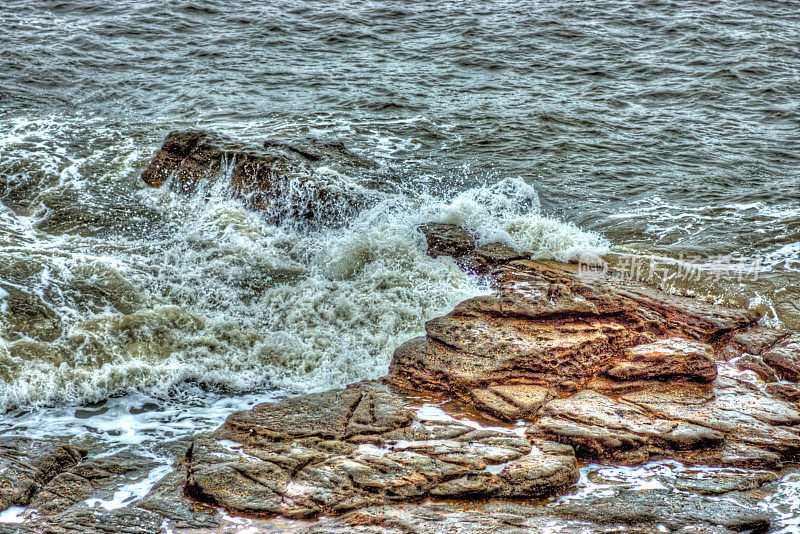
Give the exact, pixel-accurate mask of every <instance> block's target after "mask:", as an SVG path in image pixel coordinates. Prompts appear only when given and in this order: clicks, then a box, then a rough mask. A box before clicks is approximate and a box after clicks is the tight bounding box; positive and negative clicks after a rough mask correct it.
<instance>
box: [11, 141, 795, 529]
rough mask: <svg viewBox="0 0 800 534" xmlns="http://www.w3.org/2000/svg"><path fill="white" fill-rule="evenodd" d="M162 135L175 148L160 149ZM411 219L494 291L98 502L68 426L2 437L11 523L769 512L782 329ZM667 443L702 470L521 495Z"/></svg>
mask: <svg viewBox="0 0 800 534" xmlns="http://www.w3.org/2000/svg"><path fill="white" fill-rule="evenodd" d="M206 137H207V136H202V137H201V138H200V139H201V141H202V139H206ZM181 139H189V138H188V137H182V138H181ZM201 141H198V143H200V142H201ZM187 142H188V141H187ZM170 143H172V141H170ZM175 143H176V146H179V147H180V146H183V145H182V144H181V143H182V142H178V141H176V142H175ZM167 144H168V145H169V143H167ZM169 150H171V151H172V152H169ZM169 150H168V151H167V152H168V153H165V154H162V155H161V156H159V157H157V159H159V160H160V161H167V162H168V164H166V163H165V164H164V165H168V166H171V167H170V168H172V169H173V170H171V171H169V172H170V173H173V172H176V173H180V172H184V171H182V170H181V169H188V170H185V172H186V173H187V174H186V176H189V175H190V174H191V169H192V168H193V165H195V163H193V162H194V161H196V160H195V157H199V155H198V156H191V154H192V153H193V150H196V147H195V148H193V149H190V150H188V152H187V151H186V150H184V148H180V149H169ZM205 150H206V149H204V148H201V149H199V152H197V153H196V154H201V153H203V152H204V151H205ZM173 153H174V154H185V156H184V157H183V159H181V160H180V162H178V163H176V161H177V159H173V160H170V158H172V156H170V155H169V154H173ZM215 157H216V156H215ZM220 157H221V156H220ZM259 157H260V156H259ZM292 157H294V156H292ZM292 157H290V156H287V157H286V158H285V159H281V160H280V162H277V160H276V163H275V165H281V166H282V165H290V164H294V163H293V160H292ZM297 157H306V156H303V155H302V154H300V155H298V156H297ZM187 158H188V161H187ZM281 158H283V156H281ZM154 164H155V163H154ZM265 165H266V163H265ZM200 167H201V168H202V169H206V170H207V169H209V168H212V167H209V166H208V165H201V166H200ZM164 168H166V167H164ZM286 168H288V167H286ZM153 172H154V173H155V172H156V171H153ZM203 172H206V171H205V170H204V171H203ZM149 176H151V177H153V176H155V175H154V174H152V173H151V174H150V175H149ZM175 176H176V175H173V180H174V179H175ZM153 180H155V181H157V180H156V179H155V178H153ZM185 180H189V178H184V177H179V178H178V183H184V181H185ZM186 183H188V182H186ZM420 230H421V231H422V232H423V233H424V234H425V236H426V238H427V242H428V246H429V253H430V254H431V255H448V256H452V257H454V258H455V260H456V262H457V263H458V264H459V265H461V266H462V267H463V268H464V269H467V270H469V271H471V272H477V273H482V274H483V275H485V276H487V280H489V281H490V282H491V283H492V284H493V286H494V287H495V292H494V293H493V294H491V295H487V296H480V297H475V298H471V299H468V300H466V301H464V302H462V303H460V304H458V305H457V306H456V307H455V309H454V310H452V311H451V312H450V313H448V314H447V315H444V316H442V317H437V318H435V319H433V320H431V321H429V322H428V323H427V324H426V335H425V336H423V337H419V338H416V339H412V340H410V341H408V342H406V343H404V344H403V345H401V346H400V347H398V348H397V350H396V352H395V354H394V357H393V359H392V362H391V366H390V370H389V375H388V377H386V378H385V379H383V380H381V381H372V382H364V383H360V384H356V385H353V386H350V387H348V388H345V389H336V390H331V391H327V392H322V393H316V394H311V395H306V396H302V397H295V398H290V399H287V400H283V401H280V402H274V403H265V404H260V405H257V406H255V407H254V408H252V409H250V410H246V411H240V412H236V413H234V414H232V415H231V416H230V417H228V419H227V421H226V422H225V423H224V424H223V425H222V426H221V427H220V428H219V429H217V430H216V431H215V432H213V433H209V434H203V435H198V436H195V437H194V438H193V439H192V440H191V443H190V444H189V446H188V450H186V452H185V454H184V455H183V456H182V457H181V458H180V459H179V462H177V463H176V466H175V470H174V471H173V472H172V473H171V474H169V475H167V476H166V477H164V478H163V479H162V480H161V481H160V482H159V483H157V484H156V485H155V487H154V488H153V489H152V491H150V493H149V494H148V495H147V496H146V497H144V498H143V499H141V500H139V501H138V502H136V503H134V504H133V505H130V506H126V507H123V508H120V509H116V510H104V509H100V508H97V507H87V505H86V503H87V502H88V501H86V499H87V497H89V496H91V495H93V494H94V493H96V492H97V491H100V490H101V489H102V488H103V487H104V486H103V484H104V482H103V480H104V478H103V477H102V476H100V475H98V473H100V474H104V473H106V472H108V473H115V472H119V473H123V472H125V469H127V468H126V467H124V465H127V464H125V463H124V462H123V464H121V465H119V466H117V467H113V466H114V465H115V464H114V462H111V463H109V462H108V461H107V460H106V463H102V461H101V462H100V464H102V465H100V464H98V461H97V460H94V459H83V458H82V455H83V453H82V452H80V451H77V450H74V448H69V446H65V447H61V448H55V449H53V450H51V451H49V452H47V453H46V454H43V455H40V456H41V458H39V457H37V458H33V457H27V456H26V455H25V454H23V453H20V452H19V451H16V452H15V451H10V452H7V453H6V454H11V456H10V457H13V462H12V463H11V464H9V466H10V467H7V468H6V469H5V471H4V472H3V473H2V474H1V475H2V476H0V482H2V486H3V500H2V507H3V508H7V507H9V506H12V505H14V506H28V505H30V506H34V507H36V508H37V512H38V514H39V515H38V516H37V518H36V520H35V521H29V522H28V523H26V524H24V525H22V526H21V527H20V532H26V531H30V532H34V531H36V529H37V528H39V527H41V526H42V525H44V526H46V527H47V528H50V529H51V530H52V531H54V532H62V531H63V532H73V531H81V532H105V531H108V530H109V529H114V528H117V529H121V530H125V529H127V530H125V531H131V532H134V531H135V532H158V531H160V530H159V529H161V528H162V527H163V525H164V524H168V525H172V526H173V527H175V528H192V529H200V530H198V531H203V530H202V529H211V530H213V529H216V528H219V527H220V526H221V525H222V521H223V520H222V519H221V516H220V513H219V507H222V508H224V509H225V510H227V512H228V513H232V514H235V515H243V516H249V517H261V518H272V517H283V518H287V519H292V520H296V519H307V518H315V517H320V516H322V517H324V519H323V520H322V521H321V522H319V523H314V524H308V525H303V526H297V531H298V532H352V531H358V532H407V531H413V532H417V531H419V532H436V531H437V530H436V527H431V525H439V526H443V527H448V528H449V526H455V525H457V526H458V529H459V530H458V531H459V532H464V533H477V532H495V531H498V530H503V531H508V532H517V531H519V532H522V531H525V530H526V529H530V528H539V527H541V528H545V527H546V528H556V527H557V528H558V530H559V531H561V532H586V531H587V529H588V530H589V531H594V532H610V531H617V530H615V529H616V528H617V526H618V525H619V524H629V525H632V527H631V528H633V529H634V530H630V531H631V532H634V531H635V532H640V531H641V532H650V531H653V530H658V529H663V528H665V526H666V528H668V529H669V530H671V531H676V532H688V531H690V530H691V529H700V530H704V531H713V532H730V531H752V532H765V531H767V530H768V529H769V527H770V524H771V523H770V522H771V520H772V519H774V517H773V516H772V515H771V514H770V513H769V512H768V511H767V510H765V509H764V508H763V507H761V506H760V505H759V502H760V501H759V500H758V497H753V495H760V496H762V497H763V495H764V494H766V493H765V492H769V491H774V488H773V489H772V490H768V489H767V487H768V486H767V485H768V484H770V483H771V482H773V481H774V480H776V477H775V475H774V473H771V472H770V471H768V470H777V469H779V468H781V467H785V466H787V465H793V463H795V462H796V461H797V457H798V452H800V409H799V408H798V405H797V401H798V400H799V399H800V394H798V391H800V390H799V389H798V386H797V384H795V383H792V382H791V380H796V379H797V375H796V374H795V371H794V369H795V366H796V362H797V361H798V357H800V355H799V354H798V342H797V336H792V335H789V334H788V333H786V332H781V331H778V330H774V329H770V328H766V327H764V326H759V325H758V324H757V321H758V319H759V316H758V314H756V313H753V312H751V311H747V310H740V309H731V308H726V307H723V306H719V305H714V304H709V303H706V302H703V301H701V300H698V299H693V298H688V297H682V296H677V295H670V294H666V293H664V292H661V291H658V290H656V289H653V288H650V287H647V286H646V285H644V284H641V283H638V282H635V281H631V280H623V279H615V278H613V277H605V278H603V277H598V276H594V275H593V276H588V277H586V276H581V273H580V272H579V269H578V267H577V266H576V265H574V264H563V263H557V262H552V261H533V260H528V259H524V257H525V255H524V254H520V253H518V252H517V251H514V250H513V249H509V248H508V247H506V246H505V245H502V244H500V243H490V244H484V245H480V246H479V244H478V241H477V240H476V238H475V236H473V235H472V234H471V233H470V232H469V231H467V230H466V229H463V228H459V227H456V226H453V225H444V224H428V225H424V226H423V227H421V228H420ZM595 274H596V273H595ZM781 379H782V380H781ZM434 397H435V398H438V399H439V401H438V402H437V403H436V406H440V407H441V408H437V409H440V413H439V415H438V416H435V417H430V414H428V415H427V416H426V415H424V414H423V411H424V410H422V409H420V408H419V404H420V400H419V399H420V398H434ZM427 406H430V405H427ZM447 410H451V411H453V410H455V411H454V412H453V414H454V415H451V414H449V413H448V412H447ZM29 456H30V455H29ZM667 459H674V460H679V461H681V462H685V463H687V464H689V465H693V464H700V465H704V466H716V469H717V471H714V475H713V477H712V478H702V477H701V478H690V479H687V480H685V481H683V482H680V481H679V484H678V485H679V486H680V491H677V492H676V491H672V490H669V489H658V488H656V489H653V490H652V491H648V492H642V491H632V490H631V491H628V490H624V491H617V492H616V493H613V494H609V495H610V496H609V495H606V494H605V493H603V492H599V493H597V494H596V495H595V494H592V495H585V496H583V497H581V498H570V497H568V496H565V497H562V498H559V499H557V500H555V501H553V502H551V503H550V504H548V505H547V506H543V505H541V504H536V502H541V501H536V500H537V499H542V498H546V497H555V496H557V495H559V494H562V495H563V494H565V493H567V494H568V492H570V491H573V490H571V489H570V488H571V487H572V486H573V485H574V484H575V483H576V481H578V478H579V472H578V467H577V466H578V461H600V462H605V463H611V464H618V465H619V464H621V465H637V464H642V463H644V462H647V461H651V460H667ZM676 465H680V464H676ZM82 466H83V467H82ZM98 466H99V467H102V469H100V470H98V469H99V467H98ZM144 467H146V466H144V465H142V466H138V467H136V466H134V467H133V468H131V469H142V468H144ZM731 468H745V469H748V470H749V471H742V470H740V469H731ZM114 469H116V471H115V470H114ZM706 469H708V467H707V468H706ZM95 475H96V476H95ZM104 476H105V475H104ZM80 480H83V481H85V483H82V484H77V485H76V484H75V482H76V481H80ZM676 483H677V482H676ZM69 484H72V485H71V486H69ZM584 485H585V483H584ZM68 486H69V487H71V488H73V489H74V488H78V489H77V490H75V491H73V490H70V491H67V487H68ZM676 487H677V486H676ZM759 492H760V493H759ZM719 496H724V497H725V498H724V499H720V498H719ZM452 500H457V501H459V502H460V503H461V504H459V505H458V506H456V505H454V504H452V503H448V502H445V501H452ZM487 500H488V502H487ZM520 501H523V502H520ZM165 521H166V523H165ZM432 522H433V523H432ZM101 525H102V526H101ZM635 529H640V530H635ZM709 529H711V530H709ZM205 531H209V530H205Z"/></svg>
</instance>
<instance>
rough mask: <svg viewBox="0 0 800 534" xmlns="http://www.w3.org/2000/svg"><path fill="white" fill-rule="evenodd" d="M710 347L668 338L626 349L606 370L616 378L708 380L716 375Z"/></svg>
mask: <svg viewBox="0 0 800 534" xmlns="http://www.w3.org/2000/svg"><path fill="white" fill-rule="evenodd" d="M712 351H713V349H712V348H711V346H710V345H707V344H705V343H698V342H697V341H690V340H687V339H681V338H669V339H662V340H659V341H656V342H654V343H648V344H645V345H637V346H635V347H632V348H630V349H628V350H626V351H625V353H624V355H623V357H622V358H623V359H621V360H619V361H616V362H614V363H613V364H612V366H611V368H610V369H608V370H607V371H606V374H607V375H609V376H610V377H612V378H614V379H616V380H662V381H669V380H687V381H691V382H711V381H713V380H714V379H715V378H716V377H717V364H716V362H715V361H714V356H713V352H712Z"/></svg>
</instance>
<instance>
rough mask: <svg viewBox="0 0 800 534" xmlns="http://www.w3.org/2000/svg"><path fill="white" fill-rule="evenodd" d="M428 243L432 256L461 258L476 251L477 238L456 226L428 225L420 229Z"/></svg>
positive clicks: (429, 252)
mask: <svg viewBox="0 0 800 534" xmlns="http://www.w3.org/2000/svg"><path fill="white" fill-rule="evenodd" d="M419 231H420V232H422V233H423V235H424V236H425V239H426V240H427V242H428V254H430V255H431V256H434V257H436V256H452V257H454V258H460V257H461V256H463V255H465V254H467V253H469V252H472V251H473V250H475V237H474V236H473V235H472V234H471V233H469V232H468V231H467V230H465V229H464V228H462V227H460V226H458V225H455V224H444V223H428V224H423V225H422V226H420V227H419Z"/></svg>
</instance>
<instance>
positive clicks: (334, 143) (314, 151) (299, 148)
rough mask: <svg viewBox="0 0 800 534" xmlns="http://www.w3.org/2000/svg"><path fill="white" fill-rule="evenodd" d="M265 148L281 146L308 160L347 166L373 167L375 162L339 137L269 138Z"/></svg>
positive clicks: (265, 142)
mask: <svg viewBox="0 0 800 534" xmlns="http://www.w3.org/2000/svg"><path fill="white" fill-rule="evenodd" d="M264 148H268V149H269V148H281V149H284V150H288V151H290V152H293V153H295V154H298V155H300V156H302V157H303V158H305V159H307V160H308V161H325V162H326V163H338V164H342V165H346V166H359V167H372V166H374V163H373V162H371V161H368V160H366V159H365V158H362V157H361V156H359V155H358V154H355V153H353V152H352V151H350V150H348V149H347V147H345V146H344V143H343V142H342V141H341V140H338V139H319V138H316V137H306V138H303V139H296V140H294V141H282V140H279V139H267V140H266V141H264Z"/></svg>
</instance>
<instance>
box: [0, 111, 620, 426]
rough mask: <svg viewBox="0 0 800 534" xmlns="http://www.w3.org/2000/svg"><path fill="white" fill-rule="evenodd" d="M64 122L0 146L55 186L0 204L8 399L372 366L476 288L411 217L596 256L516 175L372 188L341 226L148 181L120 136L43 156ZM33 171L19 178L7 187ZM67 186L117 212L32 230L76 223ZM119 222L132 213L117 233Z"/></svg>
mask: <svg viewBox="0 0 800 534" xmlns="http://www.w3.org/2000/svg"><path fill="white" fill-rule="evenodd" d="M37 125H38V126H37ZM64 128H65V129H66V131H62V129H60V126H58V124H57V121H53V120H50V121H44V122H42V123H41V124H38V123H36V122H35V121H29V122H27V123H24V124H19V125H16V126H14V127H13V128H12V129H11V131H10V133H9V134H8V136H7V138H6V140H5V144H4V145H1V146H4V147H5V148H6V149H7V151H6V152H5V153H4V154H8V155H12V154H17V155H18V152H16V151H11V150H8V149H9V146H10V145H14V144H16V145H19V144H26V143H27V144H29V145H31V146H30V147H29V150H27V151H22V152H19V154H21V153H24V158H23V159H24V165H31V162H30V160H31V159H35V158H36V157H44V158H45V159H47V158H50V159H49V160H47V162H46V163H44V164H42V165H41V166H39V167H37V169H38V170H41V169H47V170H46V172H45V173H44V177H40V178H39V181H40V182H41V184H42V186H43V187H44V188H45V189H51V190H54V191H55V192H54V193H53V194H52V195H51V196H50V197H48V198H46V199H42V198H41V193H38V192H37V193H36V194H35V196H34V197H33V198H31V199H28V201H27V202H28V204H29V205H30V206H34V207H33V209H28V210H23V211H25V213H17V212H16V211H14V210H12V209H10V208H7V207H4V208H3V211H2V214H3V219H2V221H3V224H4V225H7V226H8V228H9V229H10V230H12V232H11V233H9V234H8V236H9V237H8V238H7V242H6V243H4V247H3V251H2V255H3V257H4V263H6V265H7V267H6V268H7V276H6V277H5V278H7V280H6V281H7V282H8V284H11V286H9V285H6V286H5V290H4V291H6V292H8V290H9V287H14V288H16V289H18V290H19V292H21V293H22V294H24V295H23V296H22V297H18V298H24V299H28V300H29V301H31V302H32V304H31V306H32V307H33V308H34V309H35V310H36V311H35V312H33V313H34V314H33V316H28V315H23V316H19V322H20V324H11V323H9V322H8V321H6V318H5V317H4V327H5V328H6V330H7V331H8V335H4V336H3V341H2V344H1V345H0V359H2V363H3V370H4V377H3V378H4V380H5V382H6V384H5V385H4V388H3V396H2V403H3V409H4V410H9V409H13V408H17V407H24V406H36V405H42V404H51V403H56V402H86V401H89V402H95V401H99V400H102V399H106V398H108V397H109V396H112V395H117V394H120V393H125V392H131V391H141V392H144V393H146V394H149V395H156V396H159V397H160V398H168V397H169V395H170V394H171V391H172V390H173V389H174V388H175V387H176V386H179V385H181V384H185V383H196V384H199V385H200V386H201V387H202V388H204V389H207V390H208V389H210V390H215V391H219V390H224V391H227V392H238V393H241V392H249V391H266V390H276V389H281V390H289V391H293V392H307V391H316V390H322V389H328V388H331V387H337V386H341V385H344V384H347V383H349V382H353V381H355V380H360V379H365V378H377V377H379V376H381V375H383V374H385V372H386V369H387V366H388V363H389V359H390V356H391V353H392V351H393V350H394V348H396V347H397V346H399V345H400V344H401V343H403V342H404V341H406V340H408V339H409V338H411V337H413V336H415V335H418V334H419V333H421V332H422V326H423V323H424V321H426V320H428V319H430V318H432V317H435V316H437V315H440V314H443V313H446V312H447V311H449V310H450V309H451V308H452V307H453V306H454V305H455V304H456V303H457V302H459V301H461V300H463V299H465V298H468V297H470V296H473V295H476V294H479V293H481V292H484V291H486V288H483V287H481V286H480V284H479V281H478V280H477V279H475V278H474V277H471V276H469V275H466V274H465V273H463V272H462V271H461V270H460V269H459V268H458V267H457V266H456V265H455V264H454V262H453V261H452V260H450V259H448V258H438V259H434V258H431V257H429V256H428V255H427V254H426V252H425V250H426V244H425V239H424V237H423V236H422V235H421V234H420V233H419V232H418V231H417V230H416V227H417V226H418V225H419V224H421V223H425V222H431V221H434V222H452V223H457V224H461V225H463V226H465V227H468V228H470V229H472V230H473V231H475V233H476V234H477V235H478V236H479V238H480V240H481V242H489V241H502V242H504V243H507V244H509V245H511V246H513V247H515V248H517V249H519V250H529V251H532V252H533V253H534V256H535V257H549V258H555V259H561V260H568V259H574V258H576V257H577V256H578V255H579V254H580V253H581V252H583V251H586V250H591V251H592V252H595V253H600V254H602V253H604V252H605V251H607V250H608V243H607V242H606V241H605V240H603V239H602V238H601V237H600V236H599V235H597V234H594V233H591V232H584V231H581V230H580V229H578V228H576V227H575V226H573V225H570V224H566V223H562V222H559V221H557V220H554V219H549V218H546V217H543V216H542V215H541V212H540V207H539V201H538V197H537V195H536V192H535V190H534V189H533V187H532V186H531V185H529V184H527V183H525V182H524V181H523V180H521V179H512V178H506V179H502V180H497V181H496V182H495V183H494V184H492V185H480V186H477V187H474V188H471V189H467V190H462V191H459V190H455V191H451V192H448V191H447V190H444V191H438V192H433V191H431V190H426V189H424V188H422V189H421V190H420V191H419V192H418V193H417V194H405V193H393V194H389V193H380V194H378V193H377V192H373V193H371V194H372V195H373V197H374V198H376V200H375V202H374V203H373V204H372V205H371V206H370V207H368V208H365V209H363V210H362V211H361V212H360V213H358V214H357V215H356V216H355V217H354V218H352V219H351V220H339V221H335V222H336V224H335V225H334V226H335V227H319V226H316V227H310V226H308V225H306V224H305V223H304V222H303V221H302V220H299V219H294V218H292V219H289V220H287V219H285V218H284V219H283V220H281V222H280V224H275V223H271V222H269V221H270V220H272V219H271V218H270V217H269V216H268V217H264V216H263V215H264V214H261V213H254V212H251V211H248V210H247V209H245V208H244V207H243V205H242V204H241V203H240V202H239V201H237V200H234V199H232V198H231V195H230V193H229V191H228V190H227V189H226V187H225V185H224V181H220V182H219V183H218V184H217V185H215V186H213V187H211V188H209V189H208V190H206V191H204V192H203V193H202V194H198V195H195V196H194V197H192V198H187V197H184V196H181V195H177V194H175V193H173V192H171V191H170V190H169V189H168V188H166V187H165V188H162V189H158V190H154V189H150V188H146V187H144V186H143V184H142V183H141V181H139V180H138V173H139V172H140V171H141V168H142V165H143V163H144V162H146V160H147V158H146V155H140V154H139V153H138V152H136V150H135V149H134V148H133V145H132V143H131V141H130V139H127V138H124V137H120V136H119V135H118V133H116V132H103V131H102V130H101V131H100V132H99V135H100V139H99V140H97V141H96V144H97V145H98V147H99V148H97V149H96V150H95V151H90V152H88V153H81V154H70V153H69V151H61V152H59V153H56V154H54V153H53V151H52V150H51V149H52V145H53V144H56V145H57V144H58V142H57V141H58V138H59V136H62V137H65V136H66V137H70V138H71V137H74V136H79V135H82V134H83V133H84V130H85V129H86V127H80V128H79V127H75V126H74V125H70V126H64ZM104 136H105V137H104ZM30 137H36V138H37V139H38V138H40V137H41V138H45V139H49V140H48V141H46V142H43V143H44V144H41V143H39V144H37V143H38V142H37V143H28V142H27V139H28V138H30ZM51 138H54V139H55V140H53V139H51ZM26 146H27V145H26ZM11 148H13V146H12V147H11ZM102 161H107V162H111V164H110V165H108V166H106V167H103V166H102V165H100V162H102ZM20 164H21V165H22V164H23V163H20ZM98 165H100V166H99V167H98ZM26 172H27V173H28V174H25V173H26ZM31 173H32V171H30V170H28V171H24V172H23V173H22V174H21V175H20V176H17V178H15V180H16V181H17V182H18V184H17V185H18V186H20V187H22V186H24V185H25V180H26V177H27V178H30V175H31ZM87 173H92V176H91V180H90V179H89V177H88V176H87ZM319 173H320V177H321V178H322V177H324V176H326V177H327V178H329V179H330V180H331V181H332V183H337V181H338V183H341V184H342V187H343V191H344V192H346V190H347V188H350V189H352V188H355V189H359V188H361V187H362V186H361V185H359V183H358V178H357V177H348V176H345V175H342V174H339V173H334V172H333V171H330V170H326V169H320V171H319ZM121 176H123V177H125V178H124V179H123V180H122V181H120V177H121ZM126 183H127V184H128V186H127V188H123V187H122V186H123V185H124V184H126ZM76 187H78V188H80V189H86V192H85V195H80V196H79V197H77V198H78V199H79V200H85V199H88V200H87V202H89V205H87V206H85V207H83V209H84V210H87V211H89V212H94V211H103V209H104V208H105V207H106V206H104V205H99V206H97V207H92V205H91V202H90V201H91V199H92V198H94V197H98V195H100V194H102V193H103V192H104V191H105V192H106V193H108V192H109V191H115V193H116V194H118V195H119V196H117V197H114V199H115V201H116V202H118V203H119V204H121V205H124V206H125V211H124V212H122V213H111V214H106V213H104V215H103V217H106V219H102V220H99V221H97V223H96V224H95V223H94V221H92V224H87V225H82V226H78V227H70V228H74V230H71V231H69V232H67V233H64V232H53V231H44V230H43V228H48V229H50V228H52V227H58V228H60V227H61V226H63V224H67V223H69V224H72V220H73V218H74V217H72V213H73V212H70V211H66V212H64V211H63V210H64V209H66V208H65V205H64V204H60V203H59V202H58V201H57V200H53V199H54V198H55V199H58V198H59V194H65V191H67V192H68V191H74V190H75V188H76ZM106 188H111V189H106ZM376 195H377V196H376ZM112 196H113V195H112ZM15 198H16V197H15ZM98 198H99V197H98ZM37 203H38V204H42V205H43V206H45V209H44V210H42V209H36V208H35V205H37ZM17 211H20V210H19V209H18V210H17ZM267 215H269V214H267ZM115 219H123V220H124V222H126V223H128V222H131V221H135V224H127V225H121V226H119V227H117V226H114V224H115V223H114V220H115ZM275 220H277V219H275ZM118 222H119V221H118ZM104 224H105V226H104ZM7 302H9V299H8V298H4V299H3V305H7ZM12 319H13V317H12ZM9 320H11V319H9Z"/></svg>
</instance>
